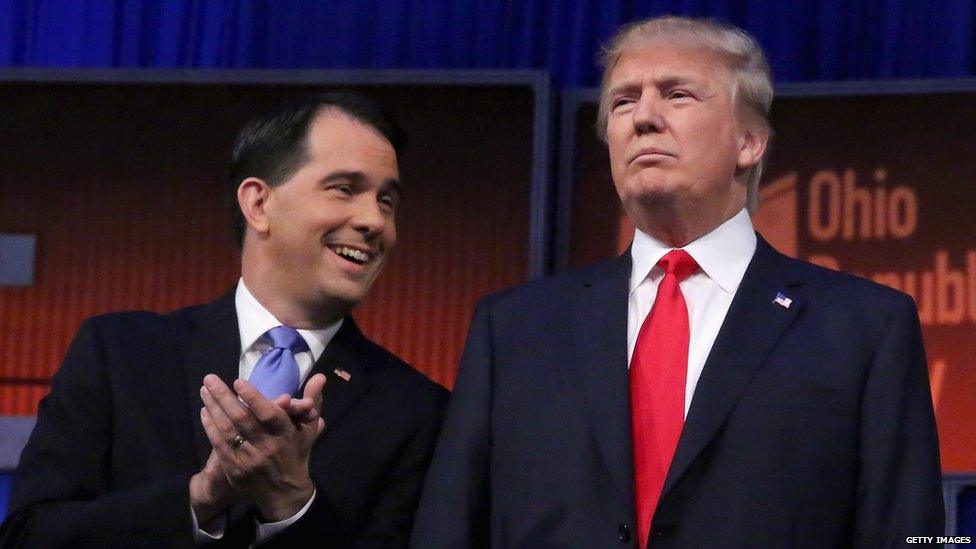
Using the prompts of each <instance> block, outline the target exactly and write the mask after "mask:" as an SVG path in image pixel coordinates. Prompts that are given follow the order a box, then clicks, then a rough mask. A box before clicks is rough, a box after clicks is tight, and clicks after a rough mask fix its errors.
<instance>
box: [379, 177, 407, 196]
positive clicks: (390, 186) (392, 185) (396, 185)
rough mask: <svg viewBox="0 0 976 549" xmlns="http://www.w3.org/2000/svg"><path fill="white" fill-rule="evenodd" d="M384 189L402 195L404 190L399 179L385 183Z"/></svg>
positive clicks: (388, 180)
mask: <svg viewBox="0 0 976 549" xmlns="http://www.w3.org/2000/svg"><path fill="white" fill-rule="evenodd" d="M383 188H385V189H387V190H391V191H393V192H395V193H397V194H400V189H402V188H403V184H402V183H400V180H399V179H392V178H390V179H387V180H386V181H384V182H383Z"/></svg>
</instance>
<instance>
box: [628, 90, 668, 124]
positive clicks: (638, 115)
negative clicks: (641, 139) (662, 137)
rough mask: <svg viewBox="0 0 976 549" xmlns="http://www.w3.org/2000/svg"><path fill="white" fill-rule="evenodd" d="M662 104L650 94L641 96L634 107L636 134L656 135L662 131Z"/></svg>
mask: <svg viewBox="0 0 976 549" xmlns="http://www.w3.org/2000/svg"><path fill="white" fill-rule="evenodd" d="M662 106H663V102H662V101H661V99H660V98H658V97H654V96H653V95H652V94H649V93H645V94H642V95H641V97H640V99H638V100H637V105H635V106H634V110H633V116H634V129H635V130H637V133H638V134H642V133H658V132H661V131H663V130H664V114H663V112H662Z"/></svg>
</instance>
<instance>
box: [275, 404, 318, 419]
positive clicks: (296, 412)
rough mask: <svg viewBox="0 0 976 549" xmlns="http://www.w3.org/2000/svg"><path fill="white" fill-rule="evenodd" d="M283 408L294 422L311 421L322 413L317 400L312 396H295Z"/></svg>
mask: <svg viewBox="0 0 976 549" xmlns="http://www.w3.org/2000/svg"><path fill="white" fill-rule="evenodd" d="M282 409H283V410H284V411H285V413H287V414H288V417H290V418H291V420H292V422H293V423H309V422H311V421H314V420H315V419H317V418H318V417H319V416H320V415H321V414H320V413H319V410H318V408H316V407H315V401H314V400H312V399H310V398H301V399H297V398H293V399H291V401H290V402H289V403H288V404H287V405H286V406H284V407H283V408H282Z"/></svg>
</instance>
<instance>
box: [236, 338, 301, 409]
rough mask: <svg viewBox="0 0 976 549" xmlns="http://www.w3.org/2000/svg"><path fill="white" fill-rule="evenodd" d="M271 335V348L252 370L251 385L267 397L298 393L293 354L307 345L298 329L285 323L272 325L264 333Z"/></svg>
mask: <svg viewBox="0 0 976 549" xmlns="http://www.w3.org/2000/svg"><path fill="white" fill-rule="evenodd" d="M266 335H267V336H268V337H270V338H271V345H272V346H271V348H270V349H268V350H267V351H265V352H264V354H263V355H261V358H260V360H258V363H257V364H255V365H254V370H253V371H252V372H251V379H250V381H251V384H253V385H254V386H255V387H256V388H257V390H258V391H259V392H260V393H261V394H262V395H264V396H265V397H266V398H268V399H273V398H275V397H278V396H280V395H282V394H289V395H292V396H295V395H296V394H297V393H298V385H299V379H298V377H299V376H298V362H296V361H295V353H300V352H302V351H307V350H308V344H307V343H305V340H304V339H302V336H301V335H300V334H299V333H298V330H296V329H294V328H289V327H287V326H278V327H276V328H271V329H270V330H268V331H267V332H266Z"/></svg>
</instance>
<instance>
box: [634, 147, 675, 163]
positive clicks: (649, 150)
mask: <svg viewBox="0 0 976 549" xmlns="http://www.w3.org/2000/svg"><path fill="white" fill-rule="evenodd" d="M665 158H676V156H675V155H673V154H671V153H670V152H668V151H665V150H663V149H658V148H656V147H645V148H643V149H641V150H639V151H637V154H635V155H634V156H632V157H631V159H630V163H631V164H632V163H634V162H657V161H660V160H663V159H665Z"/></svg>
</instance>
